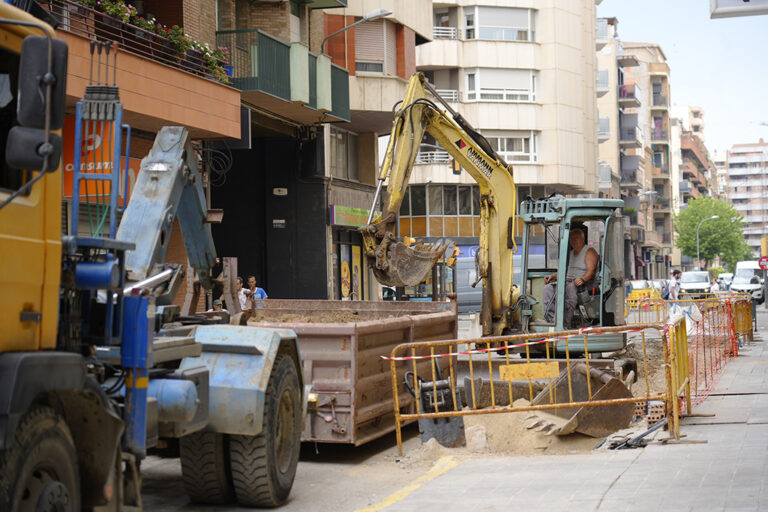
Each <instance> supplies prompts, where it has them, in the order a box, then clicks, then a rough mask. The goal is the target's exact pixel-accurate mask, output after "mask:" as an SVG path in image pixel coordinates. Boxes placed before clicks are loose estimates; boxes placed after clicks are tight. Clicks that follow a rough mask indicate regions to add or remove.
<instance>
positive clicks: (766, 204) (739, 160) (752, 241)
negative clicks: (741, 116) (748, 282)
mask: <svg viewBox="0 0 768 512" xmlns="http://www.w3.org/2000/svg"><path fill="white" fill-rule="evenodd" d="M727 167H728V199H729V201H730V202H731V203H732V204H733V207H734V208H735V209H736V211H738V212H739V213H740V214H741V215H743V216H744V222H745V223H746V227H745V228H744V235H745V237H746V239H747V243H748V244H749V246H750V247H751V248H752V250H753V252H754V255H755V258H758V257H760V254H761V253H760V239H761V238H762V237H764V236H766V234H768V143H765V142H763V140H762V139H760V141H759V142H757V143H753V144H734V145H733V146H732V147H731V149H730V151H728V158H727Z"/></svg>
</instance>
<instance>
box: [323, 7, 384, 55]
mask: <svg viewBox="0 0 768 512" xmlns="http://www.w3.org/2000/svg"><path fill="white" fill-rule="evenodd" d="M390 14H392V11H390V10H389V9H376V10H375V11H371V12H369V13H368V14H366V15H364V16H363V17H362V18H360V19H359V20H358V21H356V22H354V23H353V24H351V25H349V26H348V27H344V28H343V29H341V30H337V31H336V32H334V33H333V34H331V35H329V36H327V37H326V38H325V39H323V42H322V43H320V53H325V42H326V41H328V40H329V39H330V38H332V37H334V36H337V35H339V34H341V33H342V32H344V31H345V30H349V29H351V28H352V27H354V26H355V25H359V24H361V23H365V22H366V21H373V20H378V19H381V18H384V17H386V16H389V15H390Z"/></svg>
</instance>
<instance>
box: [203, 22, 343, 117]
mask: <svg viewBox="0 0 768 512" xmlns="http://www.w3.org/2000/svg"><path fill="white" fill-rule="evenodd" d="M216 41H217V44H218V45H219V46H226V47H227V48H229V49H230V53H231V59H232V60H231V66H232V83H233V85H234V86H235V87H237V88H238V89H240V90H241V91H242V95H243V100H244V101H245V102H247V103H251V104H253V105H257V106H258V107H260V108H263V109H265V110H267V111H269V112H272V113H274V114H278V115H280V116H282V117H286V118H288V119H290V120H292V121H295V122H298V123H301V124H307V125H312V124H319V123H322V122H328V121H349V119H350V117H349V116H350V111H349V73H348V72H347V70H345V69H344V68H340V67H338V66H336V65H334V64H331V60H330V58H329V57H328V56H326V55H315V54H313V53H310V52H309V51H308V50H307V47H306V46H305V45H304V44H302V43H292V44H288V43H284V42H282V41H280V40H278V39H275V38H274V37H272V36H270V35H269V34H266V33H265V32H262V31H261V30H258V29H243V30H222V31H218V32H216Z"/></svg>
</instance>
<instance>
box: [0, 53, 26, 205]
mask: <svg viewBox="0 0 768 512" xmlns="http://www.w3.org/2000/svg"><path fill="white" fill-rule="evenodd" d="M18 70H19V55H18V54H16V53H13V52H10V51H8V50H6V49H4V48H0V190H8V191H15V190H18V189H19V188H20V187H21V186H22V185H24V184H25V183H26V182H27V181H28V180H29V178H30V176H29V172H28V171H24V170H21V169H15V168H13V167H9V166H8V164H6V163H5V147H6V143H7V142H8V133H9V132H10V131H11V128H12V127H13V126H14V125H16V124H17V122H16V96H17V94H18V93H17V91H16V81H17V80H18Z"/></svg>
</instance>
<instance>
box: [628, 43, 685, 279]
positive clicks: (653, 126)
mask: <svg viewBox="0 0 768 512" xmlns="http://www.w3.org/2000/svg"><path fill="white" fill-rule="evenodd" d="M623 46H624V50H625V51H626V53H628V54H630V55H633V56H635V57H636V58H637V59H638V61H639V65H638V66H635V67H632V68H629V69H628V70H627V73H626V78H625V79H626V80H627V83H628V84H630V85H633V86H635V87H638V86H639V87H640V91H641V96H642V100H641V102H640V103H641V104H640V106H639V107H637V108H630V109H627V110H628V113H629V115H633V114H634V115H636V116H637V127H638V135H639V136H640V137H641V138H642V146H641V147H640V148H637V149H631V150H629V152H630V154H632V155H633V156H635V157H637V166H636V167H635V168H634V169H632V170H634V171H635V174H634V175H633V174H632V173H631V172H628V173H627V174H624V175H622V183H621V187H622V195H623V197H624V200H625V204H626V205H627V207H628V208H635V211H636V212H637V215H638V223H639V225H638V229H637V230H633V236H632V238H633V239H635V240H638V242H639V243H638V244H636V248H638V249H639V252H637V253H635V256H636V260H635V261H636V262H637V267H638V268H636V271H637V276H638V277H640V276H642V277H643V278H646V279H656V278H665V277H668V275H669V269H670V256H671V254H672V243H673V239H672V233H673V227H672V183H671V180H670V159H671V152H670V126H671V121H670V115H669V106H670V101H669V100H670V73H669V66H668V65H667V62H666V56H665V55H664V51H663V50H662V49H661V47H660V46H658V45H656V44H653V43H632V42H624V43H623ZM627 136H630V134H627ZM633 136H634V135H633Z"/></svg>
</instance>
